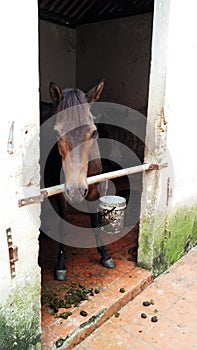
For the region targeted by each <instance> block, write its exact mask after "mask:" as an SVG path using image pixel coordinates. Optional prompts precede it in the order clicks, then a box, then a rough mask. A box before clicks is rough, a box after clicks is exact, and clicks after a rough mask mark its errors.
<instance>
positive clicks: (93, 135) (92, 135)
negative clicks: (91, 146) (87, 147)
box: [91, 130, 98, 139]
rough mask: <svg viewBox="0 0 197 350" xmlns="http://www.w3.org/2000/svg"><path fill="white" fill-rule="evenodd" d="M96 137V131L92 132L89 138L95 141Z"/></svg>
mask: <svg viewBox="0 0 197 350" xmlns="http://www.w3.org/2000/svg"><path fill="white" fill-rule="evenodd" d="M97 137H98V131H97V130H94V131H92V133H91V138H92V139H96V138H97Z"/></svg>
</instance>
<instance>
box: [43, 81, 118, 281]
mask: <svg viewBox="0 0 197 350" xmlns="http://www.w3.org/2000/svg"><path fill="white" fill-rule="evenodd" d="M103 87H104V81H103V80H102V81H101V82H100V83H99V84H98V85H97V86H96V87H94V88H93V89H91V90H90V91H89V92H88V93H84V92H83V91H81V90H78V89H65V90H63V91H62V90H61V89H60V88H59V87H58V86H57V85H56V84H55V83H50V85H49V93H50V96H51V99H52V101H53V103H50V104H49V103H41V108H40V110H41V124H42V123H44V122H45V121H46V120H48V119H50V118H51V117H52V116H55V122H54V125H53V130H54V132H55V134H56V142H55V143H54V146H53V147H52V149H51V150H50V154H49V156H48V157H47V159H46V161H44V164H42V161H41V172H42V173H43V176H41V178H43V179H42V180H43V181H44V183H43V184H44V185H45V186H53V185H57V184H58V183H59V182H60V171H61V168H62V169H63V173H64V178H65V191H64V193H63V194H59V195H56V196H53V197H52V198H51V204H52V206H53V208H55V210H56V212H57V213H58V214H59V215H60V217H61V218H64V219H65V213H66V208H67V204H66V203H67V202H69V203H71V204H75V203H81V202H82V201H83V200H84V198H86V199H87V201H88V203H89V207H90V220H91V226H92V228H93V230H94V232H95V237H96V245H97V250H98V251H99V253H100V254H101V264H102V265H104V266H105V267H108V268H113V267H114V266H115V263H114V261H113V259H112V258H111V256H110V255H109V254H108V253H107V252H106V250H105V247H104V245H103V242H102V239H101V236H100V229H99V220H98V214H97V210H96V207H95V203H94V202H95V201H96V200H97V199H98V198H99V192H98V185H97V184H94V185H91V186H88V185H87V177H88V176H92V175H96V174H99V173H101V172H102V164H101V159H100V153H99V148H98V144H97V140H96V139H97V128H96V125H95V124H94V117H93V115H92V113H91V110H90V109H91V103H92V102H96V101H97V100H98V99H99V97H100V95H101V92H102V90H103ZM48 137H52V135H48ZM43 147H44V146H43ZM41 154H42V133H41ZM60 241H61V239H60ZM64 261H65V248H64V244H62V242H61V243H60V246H59V253H58V261H57V265H56V278H57V279H59V280H63V279H65V276H66V266H65V262H64Z"/></svg>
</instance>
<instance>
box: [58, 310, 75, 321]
mask: <svg viewBox="0 0 197 350" xmlns="http://www.w3.org/2000/svg"><path fill="white" fill-rule="evenodd" d="M70 315H72V312H70V311H67V312H62V313H61V314H59V316H58V317H61V318H64V319H65V320H66V319H67V318H68V317H69V316H70Z"/></svg>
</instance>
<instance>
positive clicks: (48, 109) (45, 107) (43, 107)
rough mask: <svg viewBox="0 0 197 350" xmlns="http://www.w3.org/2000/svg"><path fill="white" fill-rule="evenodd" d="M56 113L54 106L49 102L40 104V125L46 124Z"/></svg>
mask: <svg viewBox="0 0 197 350" xmlns="http://www.w3.org/2000/svg"><path fill="white" fill-rule="evenodd" d="M53 111H54V104H53V103H48V102H40V124H43V123H44V122H46V121H47V120H48V119H49V118H51V117H52V115H53Z"/></svg>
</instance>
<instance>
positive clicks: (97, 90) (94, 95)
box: [86, 79, 105, 102]
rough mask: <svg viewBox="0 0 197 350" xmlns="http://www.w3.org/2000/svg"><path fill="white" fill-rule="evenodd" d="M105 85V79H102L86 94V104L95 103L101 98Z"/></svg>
mask: <svg viewBox="0 0 197 350" xmlns="http://www.w3.org/2000/svg"><path fill="white" fill-rule="evenodd" d="M104 84H105V79H102V80H101V81H100V82H99V83H98V85H96V86H95V87H94V88H93V89H91V90H90V91H88V92H87V93H86V97H87V100H88V102H96V101H98V99H99V98H100V96H101V93H102V91H103V88H104Z"/></svg>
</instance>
